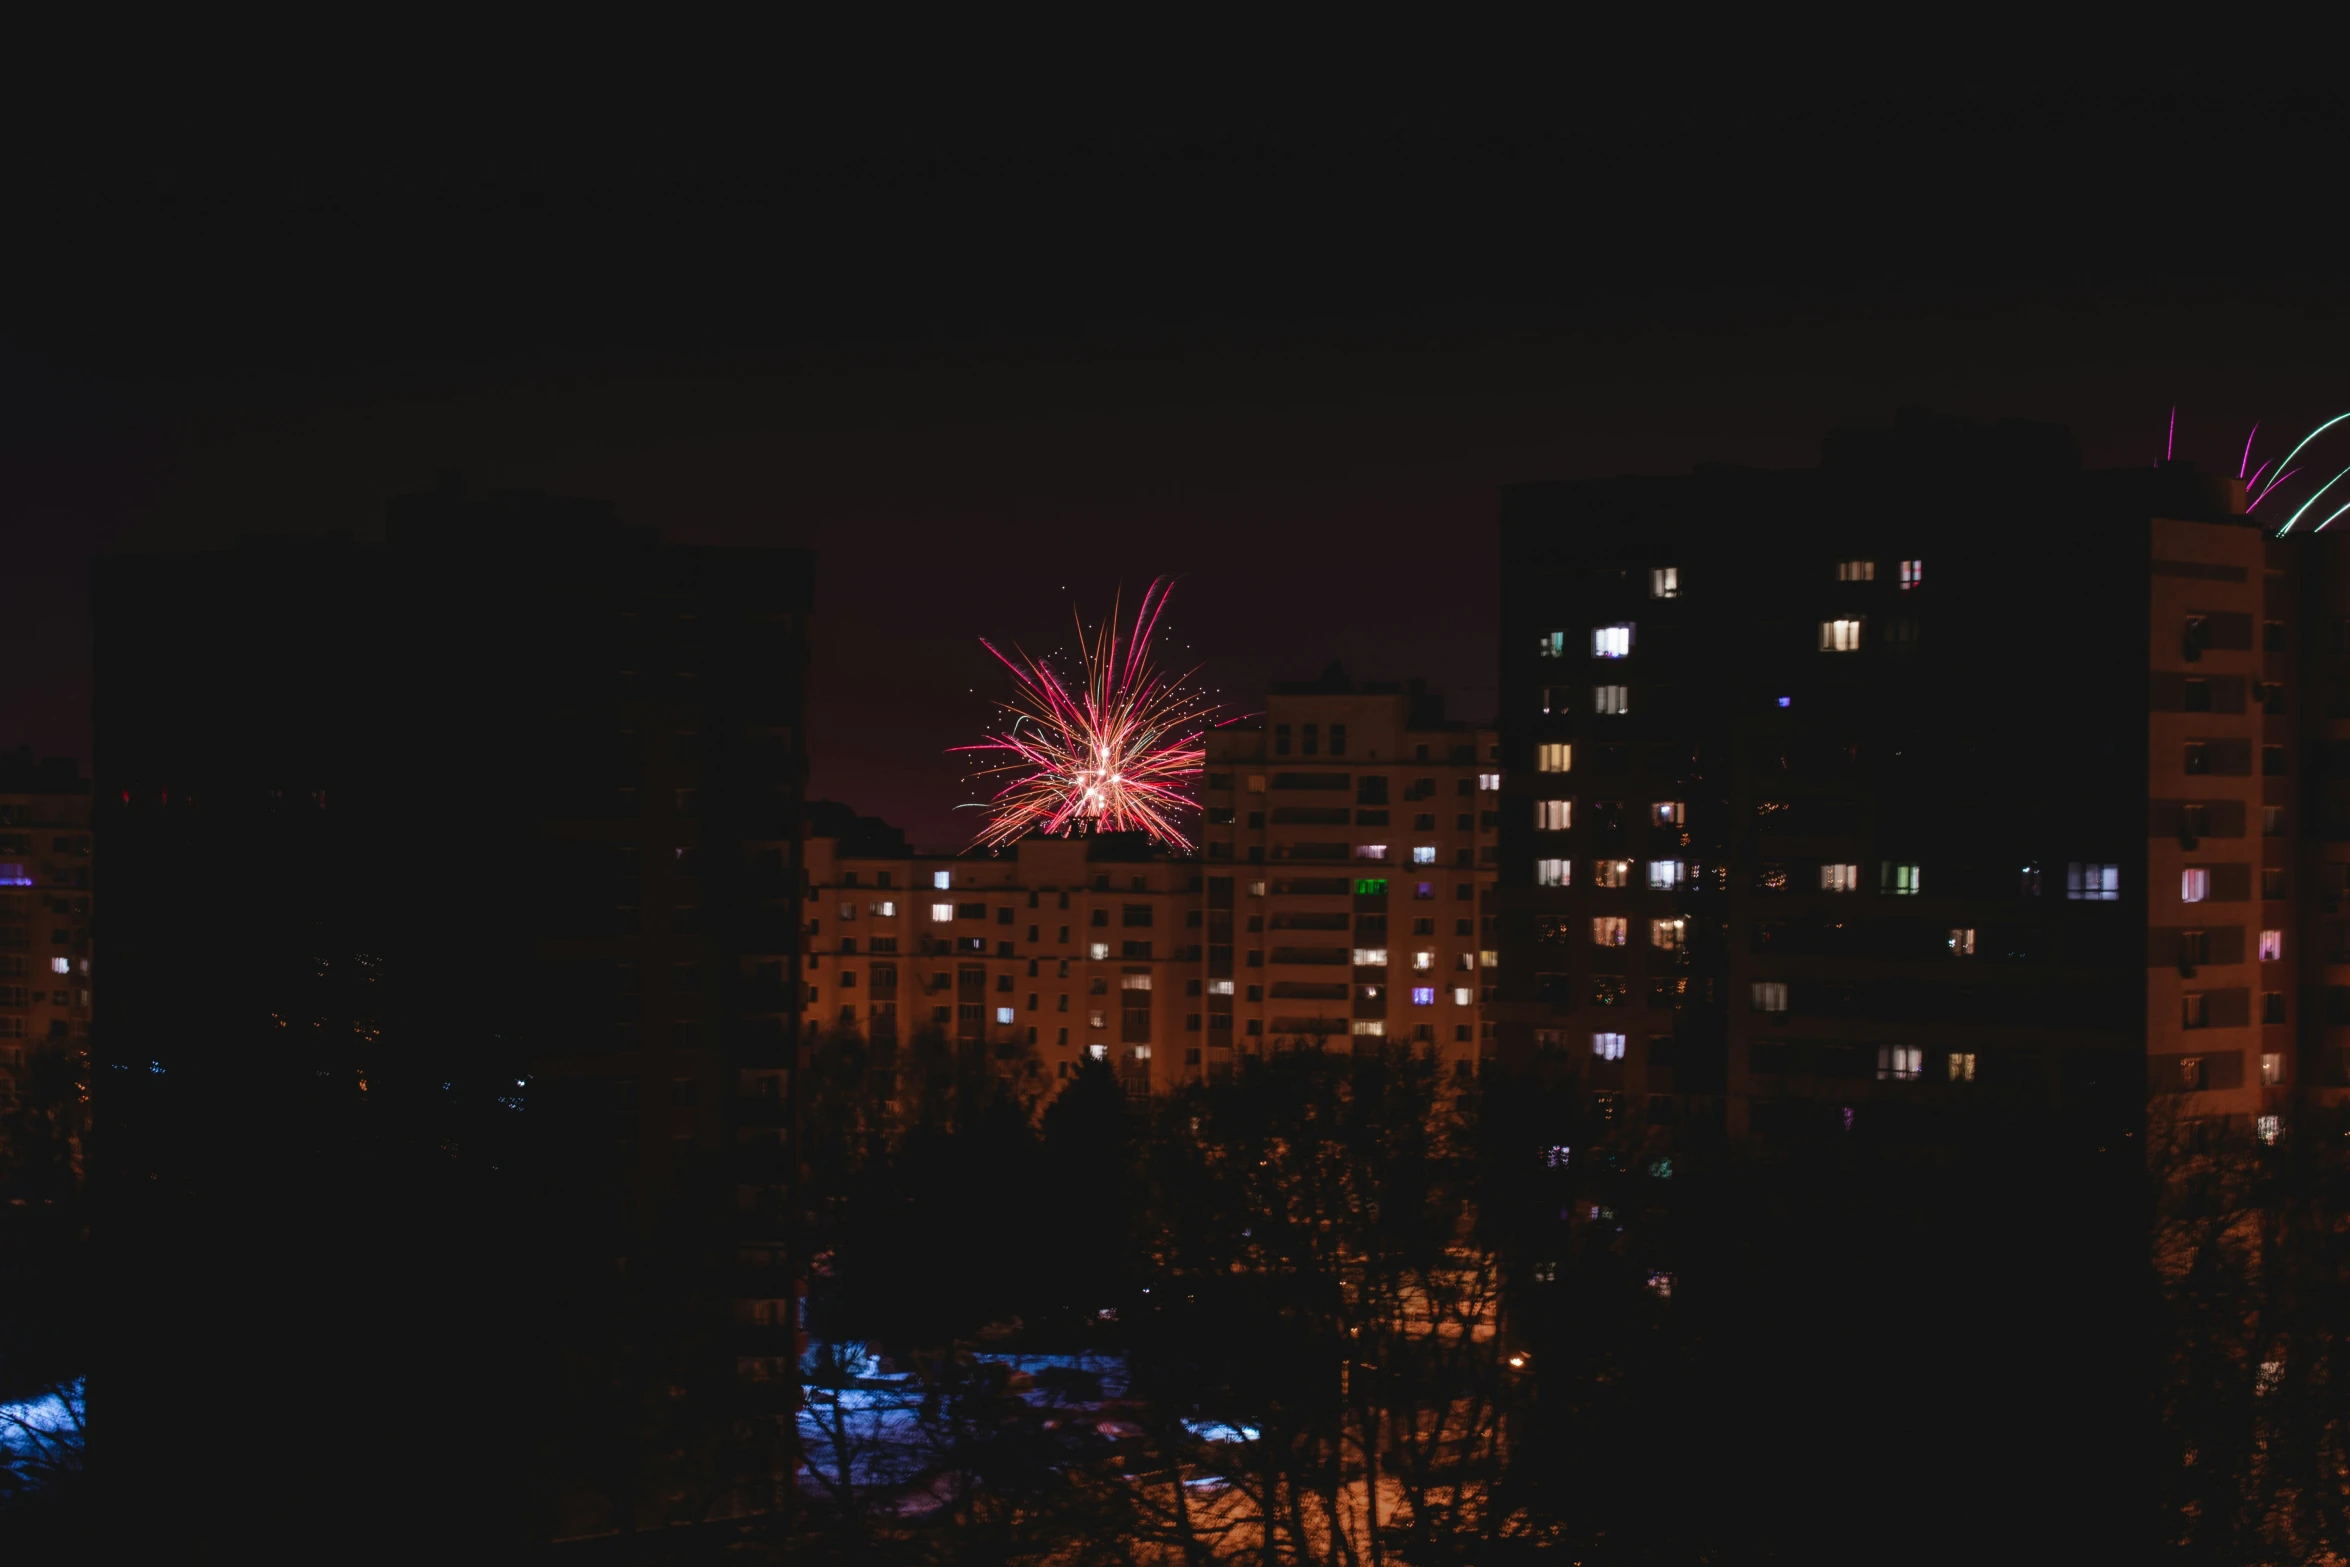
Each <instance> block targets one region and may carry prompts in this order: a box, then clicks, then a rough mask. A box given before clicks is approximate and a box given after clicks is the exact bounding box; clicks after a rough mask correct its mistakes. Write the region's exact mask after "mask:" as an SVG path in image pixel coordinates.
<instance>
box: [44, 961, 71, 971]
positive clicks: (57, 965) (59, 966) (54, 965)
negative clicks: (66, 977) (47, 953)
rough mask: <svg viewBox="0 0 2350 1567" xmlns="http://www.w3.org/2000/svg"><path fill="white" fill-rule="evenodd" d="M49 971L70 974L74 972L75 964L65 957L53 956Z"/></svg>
mask: <svg viewBox="0 0 2350 1567" xmlns="http://www.w3.org/2000/svg"><path fill="white" fill-rule="evenodd" d="M49 972H50V973H52V974H69V973H71V972H73V965H72V964H71V963H70V962H69V961H67V960H66V959H64V958H51V959H50V960H49Z"/></svg>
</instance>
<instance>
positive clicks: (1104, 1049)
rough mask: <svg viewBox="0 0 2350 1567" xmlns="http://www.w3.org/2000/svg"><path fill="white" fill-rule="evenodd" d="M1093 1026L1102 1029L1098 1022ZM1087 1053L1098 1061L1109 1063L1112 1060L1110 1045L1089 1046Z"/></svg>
mask: <svg viewBox="0 0 2350 1567" xmlns="http://www.w3.org/2000/svg"><path fill="white" fill-rule="evenodd" d="M1093 1026H1094V1027H1096V1028H1099V1027H1101V1024H1100V1023H1098V1022H1097V1023H1095V1024H1094V1025H1093ZM1085 1053H1086V1054H1087V1055H1089V1056H1091V1057H1092V1058H1093V1059H1094V1060H1096V1061H1107V1060H1109V1059H1110V1047H1109V1046H1108V1045H1087V1046H1086V1047H1085Z"/></svg>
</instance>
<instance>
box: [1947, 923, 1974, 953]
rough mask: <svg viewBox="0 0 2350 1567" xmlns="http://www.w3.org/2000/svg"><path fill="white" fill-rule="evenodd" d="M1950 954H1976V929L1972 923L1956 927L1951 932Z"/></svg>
mask: <svg viewBox="0 0 2350 1567" xmlns="http://www.w3.org/2000/svg"><path fill="white" fill-rule="evenodd" d="M1950 955H1951V956H1952V957H1954V958H1971V957H1973V956H1974V955H1975V931H1974V927H1973V926H1971V925H1964V926H1957V927H1954V928H1953V929H1952V930H1951V932H1950Z"/></svg>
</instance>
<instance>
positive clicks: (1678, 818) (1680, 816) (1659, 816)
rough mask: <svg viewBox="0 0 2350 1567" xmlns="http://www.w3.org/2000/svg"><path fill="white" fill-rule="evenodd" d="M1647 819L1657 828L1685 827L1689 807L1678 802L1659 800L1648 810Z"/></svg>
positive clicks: (1687, 821) (1687, 823) (1687, 822)
mask: <svg viewBox="0 0 2350 1567" xmlns="http://www.w3.org/2000/svg"><path fill="white" fill-rule="evenodd" d="M1648 819H1649V821H1650V822H1651V823H1653V824H1654V825H1656V826H1658V827H1686V826H1688V825H1689V807H1688V806H1686V805H1683V804H1682V803H1681V802H1680V801H1678V800H1659V801H1657V802H1656V803H1655V804H1653V805H1651V806H1650V807H1649V808H1648Z"/></svg>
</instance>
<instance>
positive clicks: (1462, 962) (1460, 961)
mask: <svg viewBox="0 0 2350 1567" xmlns="http://www.w3.org/2000/svg"><path fill="white" fill-rule="evenodd" d="M1461 923H1462V924H1463V925H1464V926H1465V925H1467V924H1468V923H1469V922H1468V921H1467V920H1463V921H1461ZM1461 934H1462V935H1464V936H1466V935H1467V934H1468V932H1467V931H1466V930H1463V931H1462V932H1461ZM1476 966H1477V954H1476V953H1474V952H1463V953H1460V954H1458V955H1457V956H1456V957H1455V958H1454V959H1453V967H1455V968H1465V969H1474V968H1475V967H1476Z"/></svg>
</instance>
